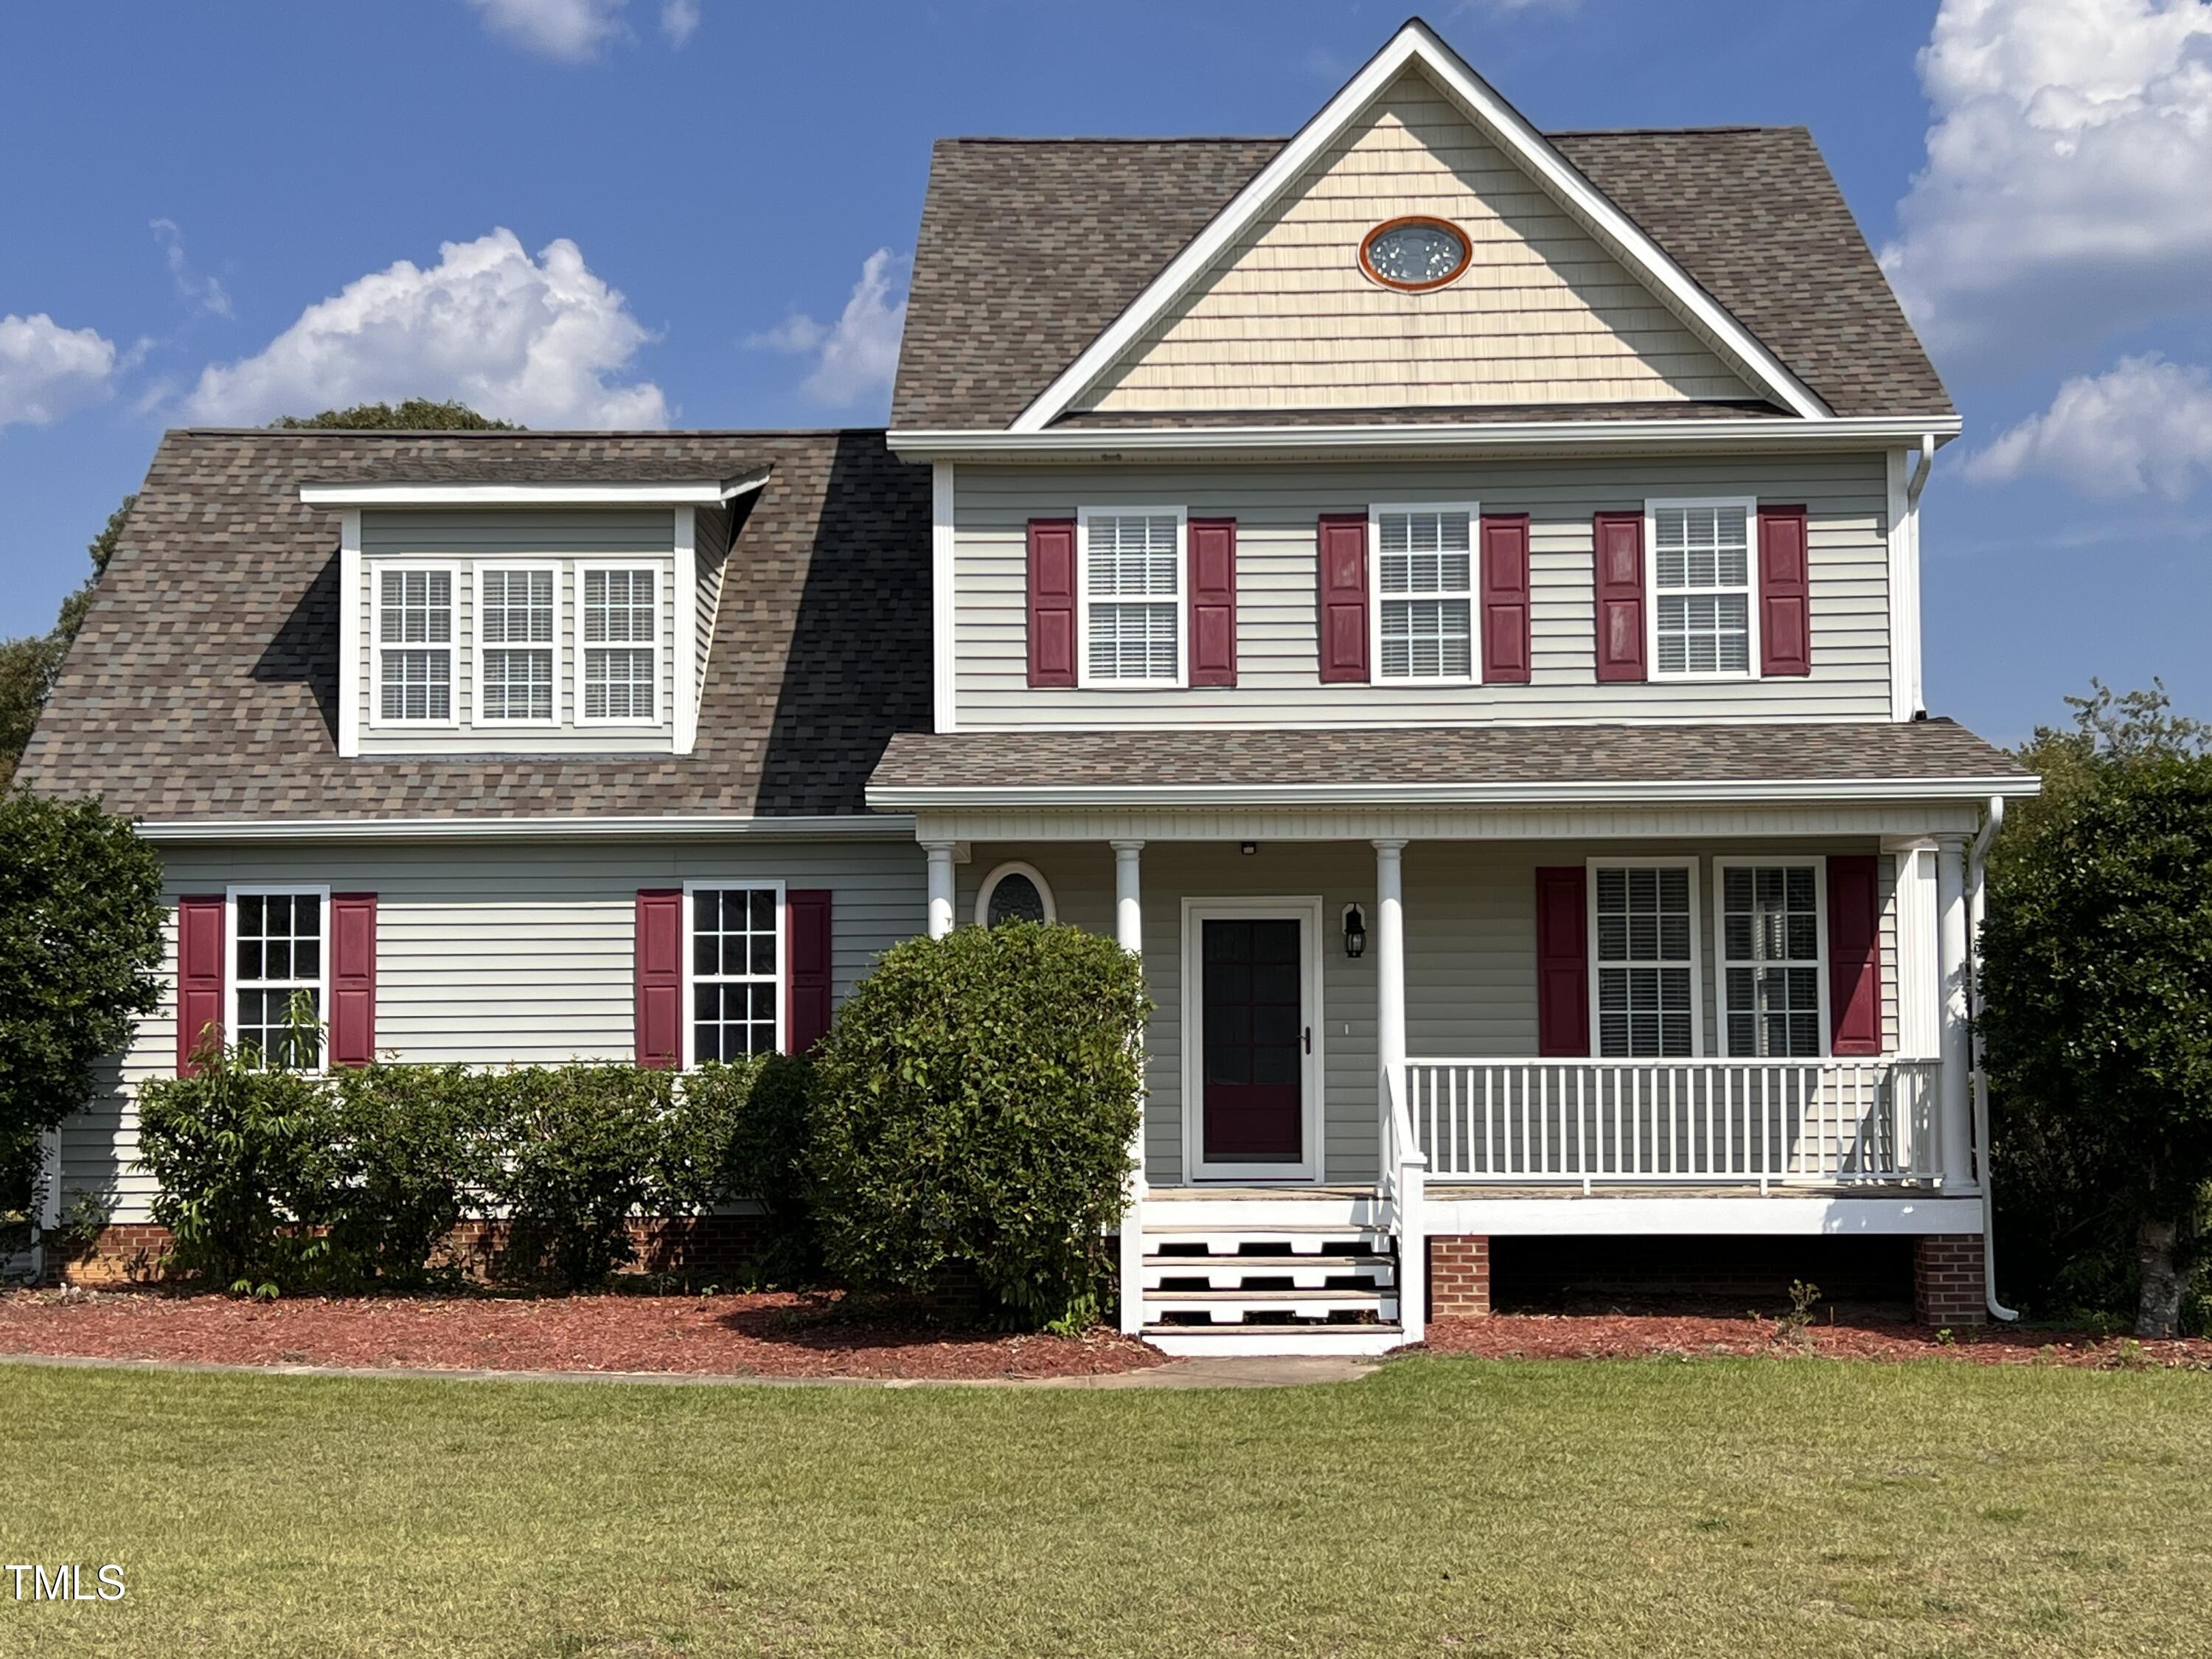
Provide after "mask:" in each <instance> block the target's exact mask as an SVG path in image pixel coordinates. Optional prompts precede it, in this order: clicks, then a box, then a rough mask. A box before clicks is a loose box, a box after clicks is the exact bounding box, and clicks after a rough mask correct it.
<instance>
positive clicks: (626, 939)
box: [62, 840, 924, 1221]
mask: <svg viewBox="0 0 2212 1659" xmlns="http://www.w3.org/2000/svg"><path fill="white" fill-rule="evenodd" d="M165 864H166V870H165V873H164V878H163V891H164V896H165V897H166V898H167V901H168V902H170V903H171V904H172V905H173V904H174V903H175V902H176V900H177V899H178V898H179V896H183V895H186V894H197V893H221V892H223V891H224V890H226V889H227V888H228V887H229V886H232V885H234V884H236V885H250V884H258V883H264V882H265V883H269V884H273V885H283V884H287V883H292V884H317V885H320V884H328V886H329V887H330V888H331V890H332V891H334V892H373V893H374V894H375V895H376V896H377V1021H376V1041H377V1047H378V1049H379V1051H380V1053H389V1054H392V1055H394V1056H396V1057H397V1058H398V1059H400V1060H419V1061H458V1062H461V1063H465V1064H468V1065H480V1066H493V1065H505V1064H518V1065H520V1064H553V1063H557V1062H559V1061H562V1060H579V1059H580V1060H628V1059H629V1058H631V1057H632V1054H633V1053H634V1049H635V1000H634V999H635V983H634V974H633V968H634V963H635V930H636V902H637V890H638V889H639V888H641V887H674V886H680V885H681V884H683V883H684V881H685V880H687V879H691V878H702V877H705V878H714V877H734V878H738V879H740V880H752V879H759V880H776V881H781V882H782V883H783V884H784V885H785V887H786V889H787V890H788V889H792V888H824V887H826V888H828V889H829V890H830V892H831V894H832V898H831V901H830V929H831V938H832V980H833V987H834V994H835V995H836V999H837V1000H840V1001H842V1000H843V999H844V998H845V997H846V996H848V995H849V994H851V991H852V988H853V987H854V984H855V983H856V982H857V981H859V980H860V978H861V977H862V976H863V975H866V973H867V972H868V970H869V969H870V968H871V967H872V964H873V963H874V961H875V959H876V957H878V955H879V954H881V953H882V952H883V951H885V950H887V949H889V948H890V946H891V945H894V944H896V943H897V942H898V941H899V940H900V939H904V938H907V937H908V936H909V935H911V934H914V933H919V932H921V930H922V927H923V923H924V915H923V895H924V866H923V860H922V854H921V849H920V848H918V847H916V846H915V844H914V843H913V842H911V841H884V842H763V841H752V840H747V841H744V842H728V843H723V844H721V845H720V846H716V845H714V844H711V843H705V842H685V843H684V844H681V845H666V846H646V845H639V846H604V847H600V846H588V845H575V844H570V845H566V846H561V845H535V846H532V845H526V844H520V843H517V844H510V845H505V846H475V847H467V848H455V847H437V848H392V849H382V850H380V849H374V848H363V847H361V846H354V847H340V846H329V847H322V848H293V847H288V848H282V849H276V848H212V847H210V848H194V849H192V850H191V851H189V852H185V851H178V852H173V853H172V854H169V855H168V856H167V859H166V860H165ZM229 967H230V964H228V963H226V973H228V971H229ZM175 971H176V920H175V913H174V911H173V910H172V912H171V915H170V917H169V921H168V924H167V951H166V954H165V957H164V961H163V964H162V974H163V978H164V987H163V992H162V1001H161V1007H160V1008H159V1009H157V1010H156V1011H155V1012H153V1013H151V1014H149V1015H148V1016H147V1017H146V1018H145V1019H144V1020H143V1021H142V1022H141V1023H140V1024H139V1027H138V1030H137V1036H136V1038H135V1039H134V1040H133V1042H131V1046H130V1048H129V1049H128V1050H127V1051H126V1052H125V1054H124V1055H123V1057H122V1060H121V1063H120V1065H119V1066H113V1065H111V1066H109V1067H107V1068H106V1070H105V1071H104V1073H103V1074H102V1077H101V1079H100V1085H99V1091H98V1093H97V1095H96V1097H95V1099H94V1105H93V1107H92V1109H90V1110H89V1111H87V1112H85V1113H82V1114H80V1115H77V1116H76V1117H73V1118H71V1119H70V1120H69V1121H68V1122H67V1123H66V1124H65V1125H64V1128H63V1134H62V1156H63V1188H64V1201H65V1202H66V1201H68V1200H70V1198H72V1197H73V1196H74V1195H75V1194H78V1193H82V1192H100V1191H106V1192H108V1193H110V1194H112V1195H113V1196H114V1198H115V1199H116V1200H117V1202H118V1207H117V1210H116V1214H115V1218H116V1219H117V1220H118V1221H142V1220H144V1219H146V1218H147V1210H146V1206H147V1205H148V1203H149V1201H150V1200H151V1199H152V1196H153V1193H152V1188H151V1183H150V1182H149V1181H148V1180H147V1179H146V1178H145V1177H144V1176H142V1175H140V1174H137V1172H136V1171H135V1170H133V1169H132V1167H131V1166H132V1164H133V1163H134V1162H135V1160H136V1158H137V1151H138V1139H137V1109H136V1107H135V1105H134V1103H133V1099H132V1091H133V1090H134V1089H135V1088H136V1086H137V1084H138V1083H139V1082H141V1081H142V1080H143V1079H146V1078H149V1077H166V1076H169V1075H171V1074H173V1072H174V1070H175V1066H176V1051H177V1012H176V1000H175V981H174V975H175Z"/></svg>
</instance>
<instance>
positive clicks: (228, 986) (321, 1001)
mask: <svg viewBox="0 0 2212 1659" xmlns="http://www.w3.org/2000/svg"><path fill="white" fill-rule="evenodd" d="M301 896H310V897H313V899H315V900H316V901H317V902H318V904H319V907H320V912H321V915H322V949H321V950H319V951H317V952H316V953H315V956H316V961H317V964H318V966H319V969H320V970H321V971H320V972H319V974H318V975H317V976H316V980H315V1017H316V1018H318V1019H319V1020H320V1021H322V1024H323V1036H322V1041H321V1042H319V1043H318V1044H317V1045H316V1048H315V1060H316V1064H315V1065H314V1066H313V1067H312V1068H309V1067H305V1066H303V1067H301V1075H302V1076H304V1077H320V1076H322V1075H323V1073H325V1072H327V1071H329V1070H330V1068H331V890H330V885H329V884H328V883H325V884H321V885H319V886H318V885H316V884H313V883H312V882H283V881H241V882H234V883H232V884H230V885H229V886H228V887H225V888H224V889H223V894H222V897H223V906H222V953H223V954H222V1040H223V1042H225V1043H226V1044H228V1043H234V1042H237V1041H238V991H239V978H238V901H239V900H240V899H241V898H271V897H292V898H298V897H301Z"/></svg>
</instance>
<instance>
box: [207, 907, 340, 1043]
mask: <svg viewBox="0 0 2212 1659" xmlns="http://www.w3.org/2000/svg"><path fill="white" fill-rule="evenodd" d="M231 933H232V936H233V944H232V946H231V964H232V986H233V989H232V995H233V998H234V1002H233V1006H232V1018H231V1027H230V1040H231V1042H234V1043H236V1044H237V1045H239V1046H240V1047H241V1048H251V1049H252V1050H253V1052H254V1053H256V1054H258V1055H260V1056H261V1057H262V1059H263V1060H264V1061H265V1062H266V1063H267V1064H269V1065H271V1066H284V1067H287V1068H289V1069H293V1070H298V1071H312V1070H313V1069H315V1067H317V1066H319V1065H320V1064H321V1063H322V1043H321V1041H320V1037H319V1034H318V1030H317V1024H318V1022H319V1021H320V1020H321V1019H322V1018H323V1017H324V1016H323V897H322V895H321V894H320V893H299V892H280V893H234V894H233V895H232V896H231ZM295 1007H296V1009H297V1010H298V1013H299V1016H300V1018H299V1019H298V1021H297V1023H296V1024H295V1021H294V1019H293V1018H292V1015H293V1012H294V1010H295Z"/></svg>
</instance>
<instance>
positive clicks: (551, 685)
mask: <svg viewBox="0 0 2212 1659" xmlns="http://www.w3.org/2000/svg"><path fill="white" fill-rule="evenodd" d="M767 477H768V472H767V471H766V470H765V469H763V470H762V471H758V472H756V473H753V474H750V475H748V476H746V477H739V478H734V479H672V480H668V481H665V482H643V483H634V482H596V481H547V482H544V483H474V482H445V481H396V482H388V483H386V482H380V483H343V484H338V483H333V484H308V485H306V486H304V487H303V488H302V489H301V491H300V499H301V501H302V502H304V503H305V504H307V505H308V506H310V507H332V508H337V509H338V511H339V512H340V514H341V526H342V527H341V531H340V541H339V549H340V561H339V562H340V572H339V582H340V587H339V603H338V628H339V633H340V641H339V652H338V752H339V753H340V755H341V756H345V757H382V756H398V755H439V756H446V757H454V756H483V755H498V754H542V755H544V754H550V755H569V756H580V757H581V756H592V755H648V754H665V755H688V754H690V752H691V750H692V747H693V744H694V743H695V741H696V735H697V729H698V708H699V694H700V689H701V687H702V684H703V682H704V680H705V677H706V673H707V654H708V643H709V641H711V640H712V639H713V637H714V612H715V608H716V606H717V605H718V604H719V603H720V597H721V586H722V574H723V565H724V563H725V562H726V556H727V554H728V550H729V545H730V537H731V526H732V517H733V514H734V513H738V512H740V511H742V505H743V502H744V499H745V498H746V497H749V496H750V495H751V494H752V493H753V492H754V491H756V490H757V489H759V488H760V487H761V485H762V484H763V483H765V482H766V480H767Z"/></svg>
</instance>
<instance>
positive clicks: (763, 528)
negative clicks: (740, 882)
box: [17, 431, 930, 819]
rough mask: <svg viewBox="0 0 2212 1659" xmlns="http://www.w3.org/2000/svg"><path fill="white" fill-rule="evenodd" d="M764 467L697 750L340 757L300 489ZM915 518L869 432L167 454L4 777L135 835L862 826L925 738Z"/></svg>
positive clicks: (722, 617)
mask: <svg viewBox="0 0 2212 1659" xmlns="http://www.w3.org/2000/svg"><path fill="white" fill-rule="evenodd" d="M763 465H766V466H770V467H772V468H773V469H774V470H773V471H772V473H771V475H770V477H769V481H768V483H767V484H766V485H765V486H764V487H763V489H761V490H760V491H759V492H758V494H757V495H756V496H754V497H753V498H751V500H750V505H748V503H747V501H745V500H744V498H740V500H739V501H738V503H737V507H738V513H739V515H740V518H739V522H738V527H737V533H736V537H735V539H734V541H733V544H732V550H731V553H730V557H729V562H728V565H727V566H726V572H725V580H724V583H723V587H722V598H721V603H720V607H719V610H718V611H717V613H716V621H715V630H714V644H713V646H712V647H711V649H710V651H709V655H708V675H707V679H706V688H705V692H704V696H703V697H702V702H701V705H700V709H699V736H698V744H697V748H696V750H695V752H693V753H692V754H690V755H689V756H685V757H675V756H671V755H661V756H658V757H653V756H643V757H636V758H623V757H604V756H601V757H590V758H579V759H574V760H570V759H564V758H561V757H548V756H515V757H500V758H491V759H480V758H466V759H453V760H445V759H439V758H435V757H427V756H422V757H408V758H406V759H394V760H386V759H368V758H362V759H357V760H341V759H340V758H339V757H338V752H337V736H336V725H335V720H336V706H337V632H338V568H337V567H338V519H339V515H338V513H337V511H336V510H335V509H331V508H321V507H306V506H302V505H301V501H300V487H301V485H302V484H304V483H348V482H358V481H365V480H375V479H405V480H410V481H417V482H419V481H422V480H425V479H453V480H468V481H481V482H487V483H489V482H498V481H501V480H513V481H518V482H525V481H526V482H544V481H547V480H557V479H581V478H588V479H636V480H651V481H654V482H666V481H670V480H674V479H686V480H689V479H708V478H731V477H738V476H741V475H743V474H745V473H749V472H751V471H755V470H756V469H757V468H759V467H761V466H763ZM929 508H930V499H929V469H928V468H927V467H916V466H909V465H905V464H903V463H902V462H900V461H898V460H896V459H894V458H893V457H892V456H891V455H890V453H889V452H888V451H887V450H886V449H885V448H884V438H883V434H882V433H881V432H870V431H857V432H811V433H735V434H716V433H658V434H642V435H629V434H565V435H544V434H495V433H483V434H428V435H426V434H420V433H412V434H410V433H391V434H377V433H320V432H244V433H238V432H192V431H184V432H172V433H170V434H169V435H167V437H166V438H164V439H163V440H162V442H161V448H160V450H159V451H157V452H156V453H155V457H154V464H153V466H152V468H151V470H150V471H149V472H148V474H147V477H146V483H145V485H144V487H143V489H142V490H141V492H140V494H139V497H138V504H137V507H135V508H134V509H133V510H132V512H131V520H130V524H129V526H128V528H127V529H126V530H125V532H124V537H123V544H122V545H121V547H120V548H119V549H118V550H117V552H116V555H115V557H114V560H113V562H112V563H111V564H110V565H109V567H108V570H107V574H106V576H105V578H103V579H102V580H101V582H100V594H99V599H98V601H97V603H95V604H94V605H93V607H92V611H91V613H90V615H89V616H88V617H87V618H86V620H85V623H84V628H83V631H82V633H80V634H79V635H78V636H77V640H76V644H75V646H74V647H72V648H71V649H70V654H69V659H68V661H67V663H66V664H65V665H64V667H63V670H62V675H61V679H60V683H59V684H58V685H57V686H56V687H55V689H54V694H53V697H52V701H51V702H50V703H49V705H48V707H47V709H46V714H44V716H43V717H42V718H41V719H40V721H39V726H38V729H37V731H36V732H35V733H34V734H33V737H32V739H31V744H30V748H29V750H27V753H26V754H25V756H24V758H23V763H22V766H21V770H20V771H19V772H18V773H17V778H18V781H21V782H22V783H24V784H25V785H27V786H28V787H32V788H34V789H38V790H40V791H42V792H44V793H55V794H79V793H98V794H100V795H102V796H104V797H105V799H106V804H107V805H108V807H109V809H110V810H111V811H119V812H125V813H131V814H134V815H137V816H141V817H149V818H179V819H181V818H192V819H207V818H287V817H292V818H322V817H354V818H404V817H441V816H453V817H497V816H507V815H513V816H522V815H531V816H536V815H555V816H560V817H576V816H582V815H586V814H611V815H637V816H658V815H678V814H696V813H738V814H742V813H761V814H802V813H829V812H849V811H859V810H860V809H861V804H862V803H861V789H862V786H863V785H864V784H865V782H866V779H867V776H868V774H869V771H870V770H871V769H872V768H873V766H874V765H875V763H876V761H877V759H878V757H879V756H880V755H881V754H882V752H883V750H884V744H885V743H886V742H888V741H889V739H890V736H891V734H892V733H894V732H900V731H919V730H926V729H927V727H928V726H929V722H930V709H929V674H930V668H929V662H930V653H929V601H928V588H929Z"/></svg>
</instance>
